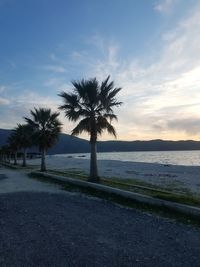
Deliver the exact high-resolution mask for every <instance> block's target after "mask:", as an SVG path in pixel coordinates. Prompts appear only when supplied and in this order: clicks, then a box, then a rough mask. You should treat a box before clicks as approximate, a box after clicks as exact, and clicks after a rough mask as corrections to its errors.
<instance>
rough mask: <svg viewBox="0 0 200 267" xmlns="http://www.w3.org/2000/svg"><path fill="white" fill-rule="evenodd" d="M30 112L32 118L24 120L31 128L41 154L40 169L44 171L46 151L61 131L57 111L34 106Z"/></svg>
mask: <svg viewBox="0 0 200 267" xmlns="http://www.w3.org/2000/svg"><path fill="white" fill-rule="evenodd" d="M30 113H31V116H32V118H31V119H30V118H25V120H26V122H27V123H28V125H29V126H30V127H31V128H32V131H33V136H34V140H35V144H36V145H38V146H39V149H40V151H41V154H42V157H41V171H46V162H45V154H46V151H47V149H48V148H50V147H52V146H53V145H54V144H55V143H56V141H57V140H58V137H59V133H60V132H61V125H62V124H61V123H60V121H59V120H58V116H59V113H58V112H52V111H51V109H45V108H39V109H36V108H34V111H33V110H31V111H30Z"/></svg>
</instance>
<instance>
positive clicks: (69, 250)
mask: <svg viewBox="0 0 200 267" xmlns="http://www.w3.org/2000/svg"><path fill="white" fill-rule="evenodd" d="M199 263H200V230H199V229H198V228H195V227H192V226H188V225H182V224H179V223H177V222H175V221H173V220H169V219H165V218H161V217H158V216H155V215H150V214H147V213H143V212H140V211H137V210H134V209H133V210H131V209H125V208H122V207H119V206H117V205H114V204H112V203H108V202H106V201H102V200H98V199H94V198H88V197H85V196H82V195H79V194H70V193H64V194H63V193H60V194H54V193H39V192H38V193H33V192H17V193H8V194H0V266H59V267H60V266H65V267H66V266H76V267H77V266H101V267H102V266H120V267H121V266H187V267H188V266H192V267H195V266H199Z"/></svg>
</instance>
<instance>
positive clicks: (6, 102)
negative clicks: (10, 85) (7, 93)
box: [0, 97, 10, 106]
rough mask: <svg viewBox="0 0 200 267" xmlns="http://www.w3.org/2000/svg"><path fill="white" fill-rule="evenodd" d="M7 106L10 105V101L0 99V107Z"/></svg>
mask: <svg viewBox="0 0 200 267" xmlns="http://www.w3.org/2000/svg"><path fill="white" fill-rule="evenodd" d="M8 104H10V101H9V100H8V99H6V98H2V97H0V106H2V105H8Z"/></svg>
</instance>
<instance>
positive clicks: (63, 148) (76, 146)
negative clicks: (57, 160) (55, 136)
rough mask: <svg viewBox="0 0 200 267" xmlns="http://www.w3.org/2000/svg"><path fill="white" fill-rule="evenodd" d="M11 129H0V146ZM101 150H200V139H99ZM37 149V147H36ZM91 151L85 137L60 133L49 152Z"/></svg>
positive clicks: (99, 148) (98, 147)
mask: <svg viewBox="0 0 200 267" xmlns="http://www.w3.org/2000/svg"><path fill="white" fill-rule="evenodd" d="M10 133H11V130H5V129H0V146H1V145H4V144H6V140H7V138H8V136H9V135H10ZM97 149H98V151H99V152H116V151H118V152H122V151H168V150H171V151H172V150H200V141H193V140H186V141H164V140H159V139H158V140H150V141H99V142H98V144H97ZM34 150H35V149H34ZM89 151H90V146H89V142H88V141H87V140H85V139H81V138H78V137H74V136H70V135H68V134H63V133H62V134H60V138H59V141H58V143H57V144H56V145H54V146H53V147H52V148H51V149H49V151H48V154H65V153H86V152H89Z"/></svg>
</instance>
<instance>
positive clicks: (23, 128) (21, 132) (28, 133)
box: [14, 124, 33, 167]
mask: <svg viewBox="0 0 200 267" xmlns="http://www.w3.org/2000/svg"><path fill="white" fill-rule="evenodd" d="M14 131H15V138H16V142H17V144H18V146H19V149H22V150H23V163H22V166H23V167H26V165H27V164H26V154H27V148H28V147H31V146H32V145H33V142H32V130H31V128H30V126H29V125H28V124H18V125H17V127H16V128H15V129H14Z"/></svg>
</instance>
